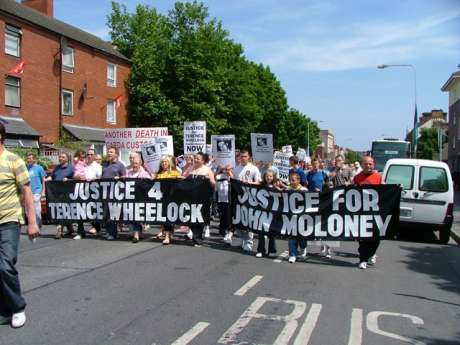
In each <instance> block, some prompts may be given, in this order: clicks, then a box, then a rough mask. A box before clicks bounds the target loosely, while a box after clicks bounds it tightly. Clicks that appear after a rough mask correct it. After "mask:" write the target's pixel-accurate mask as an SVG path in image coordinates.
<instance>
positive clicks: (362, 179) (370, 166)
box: [353, 156, 382, 270]
mask: <svg viewBox="0 0 460 345" xmlns="http://www.w3.org/2000/svg"><path fill="white" fill-rule="evenodd" d="M361 168H362V171H361V172H360V173H359V174H358V175H356V176H355V178H354V179H353V182H354V184H355V185H357V186H362V185H367V184H375V185H379V184H382V177H381V176H380V174H379V173H378V172H377V171H376V170H374V158H372V157H371V156H363V158H362V159H361ZM379 235H380V234H379ZM379 244H380V237H379V236H377V238H376V239H375V240H373V241H359V248H358V252H359V266H358V267H359V268H360V269H362V270H365V269H366V268H367V265H368V264H369V265H375V264H376V262H377V255H376V252H377V249H378V247H379Z"/></svg>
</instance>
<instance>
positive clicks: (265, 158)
mask: <svg viewBox="0 0 460 345" xmlns="http://www.w3.org/2000/svg"><path fill="white" fill-rule="evenodd" d="M251 149H252V157H253V158H254V160H256V161H260V162H272V161H273V135H272V134H264V133H251Z"/></svg>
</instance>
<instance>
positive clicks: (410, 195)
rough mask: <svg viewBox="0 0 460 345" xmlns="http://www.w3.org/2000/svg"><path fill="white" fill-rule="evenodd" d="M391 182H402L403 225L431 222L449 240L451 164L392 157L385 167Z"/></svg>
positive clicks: (427, 223) (384, 176)
mask: <svg viewBox="0 0 460 345" xmlns="http://www.w3.org/2000/svg"><path fill="white" fill-rule="evenodd" d="M382 177H383V180H384V181H385V183H387V184H399V185H401V186H402V188H403V191H402V193H401V207H400V213H399V221H400V223H401V225H405V224H406V225H408V224H410V225H416V226H422V225H423V226H430V227H432V228H434V229H433V230H439V239H440V241H441V242H442V243H447V242H449V237H450V229H451V227H452V221H453V210H454V186H453V182H452V177H451V174H450V170H449V166H448V165H447V164H446V163H444V162H438V161H430V160H424V159H399V158H395V159H390V160H388V161H387V163H386V164H385V168H384V169H383V175H382Z"/></svg>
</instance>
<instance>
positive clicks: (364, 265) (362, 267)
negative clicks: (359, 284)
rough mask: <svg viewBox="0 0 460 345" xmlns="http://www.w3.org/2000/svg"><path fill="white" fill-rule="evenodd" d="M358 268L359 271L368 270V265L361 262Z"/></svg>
mask: <svg viewBox="0 0 460 345" xmlns="http://www.w3.org/2000/svg"><path fill="white" fill-rule="evenodd" d="M358 267H359V269H361V270H365V269H366V268H367V263H365V262H360V263H359V266H358Z"/></svg>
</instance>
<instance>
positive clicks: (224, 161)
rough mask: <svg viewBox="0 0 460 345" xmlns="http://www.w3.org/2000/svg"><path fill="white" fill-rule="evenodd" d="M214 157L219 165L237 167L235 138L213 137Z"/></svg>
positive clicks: (225, 136) (228, 136)
mask: <svg viewBox="0 0 460 345" xmlns="http://www.w3.org/2000/svg"><path fill="white" fill-rule="evenodd" d="M211 145H212V155H213V157H214V158H215V159H216V162H217V164H219V165H230V166H232V167H234V166H235V136H234V135H233V134H231V135H212V136H211Z"/></svg>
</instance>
